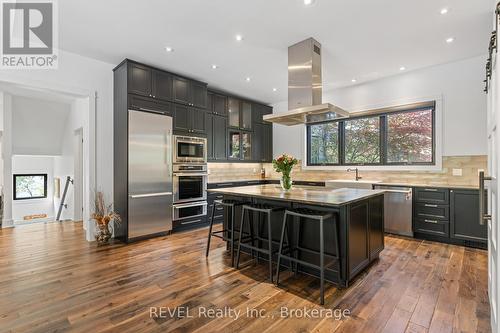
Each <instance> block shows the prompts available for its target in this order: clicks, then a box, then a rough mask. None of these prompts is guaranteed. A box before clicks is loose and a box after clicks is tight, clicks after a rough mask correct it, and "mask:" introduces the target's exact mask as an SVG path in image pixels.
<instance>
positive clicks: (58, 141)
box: [12, 95, 71, 155]
mask: <svg viewBox="0 0 500 333" xmlns="http://www.w3.org/2000/svg"><path fill="white" fill-rule="evenodd" d="M12 110H13V112H12V127H13V133H12V153H13V154H14V155H59V154H61V153H62V145H63V141H62V137H63V135H64V130H65V124H66V123H67V119H68V117H69V115H70V111H71V105H70V104H66V103H61V102H52V101H45V100H41V99H39V98H28V97H24V96H15V95H14V96H13V97H12Z"/></svg>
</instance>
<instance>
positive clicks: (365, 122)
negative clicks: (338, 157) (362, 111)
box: [344, 117, 380, 164]
mask: <svg viewBox="0 0 500 333" xmlns="http://www.w3.org/2000/svg"><path fill="white" fill-rule="evenodd" d="M344 128H345V130H344V131H345V164H379V163H380V119H379V118H378V117H372V118H361V119H356V120H349V121H345V122H344Z"/></svg>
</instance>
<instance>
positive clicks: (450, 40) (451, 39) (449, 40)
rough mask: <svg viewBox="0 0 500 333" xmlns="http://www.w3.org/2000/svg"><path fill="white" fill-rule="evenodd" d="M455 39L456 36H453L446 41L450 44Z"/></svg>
mask: <svg viewBox="0 0 500 333" xmlns="http://www.w3.org/2000/svg"><path fill="white" fill-rule="evenodd" d="M454 41H455V38H453V37H450V38H446V43H448V44H450V43H453V42H454Z"/></svg>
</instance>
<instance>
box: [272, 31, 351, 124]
mask: <svg viewBox="0 0 500 333" xmlns="http://www.w3.org/2000/svg"><path fill="white" fill-rule="evenodd" d="M322 87H323V86H322V81H321V44H320V43H318V42H317V41H316V40H314V39H313V38H309V39H306V40H304V41H302V42H300V43H297V44H295V45H292V46H290V47H289V48H288V110H289V111H288V112H283V113H279V114H270V115H265V116H264V120H265V121H268V122H272V123H275V124H282V125H287V126H292V125H298V124H310V123H316V122H321V121H325V120H332V119H340V118H347V117H349V113H348V112H347V111H345V110H342V109H341V108H339V107H338V106H335V105H332V104H330V103H323V102H322V100H321V99H322Z"/></svg>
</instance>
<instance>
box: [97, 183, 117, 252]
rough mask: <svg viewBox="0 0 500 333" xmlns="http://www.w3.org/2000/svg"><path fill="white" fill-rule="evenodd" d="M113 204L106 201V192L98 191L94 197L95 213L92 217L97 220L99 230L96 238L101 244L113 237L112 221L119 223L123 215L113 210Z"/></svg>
mask: <svg viewBox="0 0 500 333" xmlns="http://www.w3.org/2000/svg"><path fill="white" fill-rule="evenodd" d="M112 206H113V205H106V204H105V202H104V194H103V193H102V192H97V193H96V194H95V197H94V213H92V219H94V220H95V224H96V227H97V231H96V234H95V239H96V241H97V243H98V244H99V245H104V244H107V243H108V241H109V239H110V238H111V235H112V231H111V230H110V225H109V224H110V222H112V221H113V222H114V223H116V224H119V223H120V222H121V217H120V215H119V214H118V213H116V212H115V211H113V210H112Z"/></svg>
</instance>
